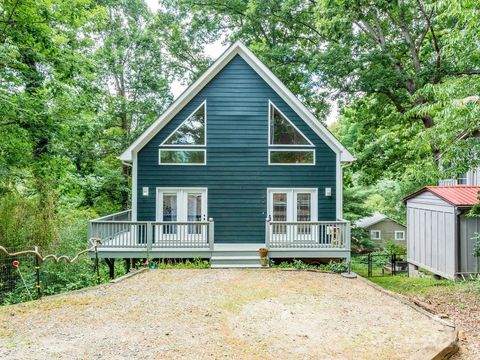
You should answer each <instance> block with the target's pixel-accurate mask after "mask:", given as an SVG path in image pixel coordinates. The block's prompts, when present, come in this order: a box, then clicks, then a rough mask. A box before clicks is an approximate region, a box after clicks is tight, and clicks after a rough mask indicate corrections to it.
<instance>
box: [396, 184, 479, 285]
mask: <svg viewBox="0 0 480 360" xmlns="http://www.w3.org/2000/svg"><path fill="white" fill-rule="evenodd" d="M479 191H480V186H427V187H424V188H423V189H421V190H419V191H417V192H415V193H413V194H411V195H409V196H407V197H406V198H405V199H404V201H405V203H406V205H407V226H408V235H407V238H408V245H407V253H408V262H409V264H410V271H411V272H414V271H415V270H418V267H420V268H423V269H426V270H428V271H431V272H433V273H434V274H437V275H439V276H442V277H445V278H449V279H454V278H456V277H458V276H465V275H469V274H477V273H480V261H479V260H480V259H479V258H478V257H475V256H474V255H473V253H474V243H475V240H474V237H475V236H476V234H478V233H480V219H479V218H473V217H468V216H467V213H468V211H469V210H470V209H471V208H472V206H473V205H475V204H476V203H477V202H478V192H479Z"/></svg>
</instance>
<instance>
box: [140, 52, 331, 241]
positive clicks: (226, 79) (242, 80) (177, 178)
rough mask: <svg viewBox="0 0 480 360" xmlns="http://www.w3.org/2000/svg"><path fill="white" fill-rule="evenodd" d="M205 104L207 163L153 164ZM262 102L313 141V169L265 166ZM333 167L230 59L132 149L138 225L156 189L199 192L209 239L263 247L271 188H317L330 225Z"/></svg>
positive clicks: (247, 70) (148, 215) (259, 83)
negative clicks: (204, 198) (211, 225)
mask: <svg viewBox="0 0 480 360" xmlns="http://www.w3.org/2000/svg"><path fill="white" fill-rule="evenodd" d="M205 99H206V100H207V144H208V146H207V165H205V166H177V165H168V166H159V165H158V149H159V145H160V144H161V143H162V141H163V140H164V139H165V138H166V137H168V135H169V134H170V133H171V132H172V131H173V130H174V129H175V128H176V127H177V126H178V125H179V124H180V123H181V122H182V121H183V120H185V118H186V117H187V116H188V115H189V114H190V113H191V112H192V111H193V110H194V109H195V108H196V107H197V106H199V105H200V104H201V103H202V102H203V101H204V100H205ZM269 99H270V100H271V101H273V102H274V104H275V105H276V106H277V107H278V108H279V109H280V110H281V111H282V112H283V113H284V114H285V115H286V116H288V117H289V119H290V120H291V121H292V122H293V123H294V124H295V125H296V126H297V127H298V128H299V129H300V130H301V131H302V132H303V133H304V134H305V135H306V136H307V137H308V138H309V139H310V141H312V142H313V143H314V144H315V146H316V149H315V151H316V165H315V166H269V165H268V100H269ZM335 169H336V155H335V153H334V152H333V151H332V150H331V149H330V148H329V147H328V146H327V145H326V144H325V143H324V142H323V141H322V140H321V139H320V138H319V137H318V135H316V134H315V133H314V131H313V130H312V129H311V128H310V127H309V126H308V125H307V124H306V123H305V122H304V121H303V120H301V119H300V117H299V116H298V115H297V114H296V113H295V112H294V111H293V110H292V109H291V108H290V107H289V106H288V105H287V104H286V103H285V102H284V101H283V100H281V98H280V97H279V96H278V95H277V94H276V93H275V92H274V91H273V90H272V89H271V87H270V86H269V85H268V84H267V83H266V82H265V81H264V80H263V79H262V78H261V77H260V76H258V75H257V73H256V72H255V71H254V70H253V69H252V68H251V67H250V66H249V65H248V64H247V63H246V62H245V61H244V60H243V59H242V58H241V57H240V56H238V55H237V56H236V57H235V58H234V59H232V61H231V62H230V63H229V64H227V65H226V67H225V68H224V69H223V70H222V71H221V72H220V73H219V74H217V76H216V77H215V78H214V79H213V80H212V81H211V82H210V83H209V84H207V85H206V86H205V88H203V89H202V90H201V91H200V93H199V94H198V95H197V96H196V97H195V98H194V99H192V100H191V101H190V102H189V103H188V104H187V105H186V106H185V107H184V108H183V109H182V110H181V111H180V112H179V113H178V114H177V115H176V116H175V117H174V118H173V119H172V121H170V122H169V123H168V124H167V125H166V126H165V128H163V129H162V130H161V131H160V132H159V133H158V134H157V135H156V136H155V137H154V138H153V139H152V140H151V141H150V142H149V143H148V144H147V145H146V146H145V147H144V148H143V149H142V150H141V151H140V152H139V154H138V184H137V199H138V200H137V220H150V221H153V220H155V206H156V204H155V201H156V196H155V192H156V189H155V188H156V187H206V188H208V217H212V218H213V219H214V221H215V242H224V243H234V242H263V241H264V234H265V218H266V215H267V214H266V212H267V188H270V187H288V188H290V187H309V188H318V220H336V219H335V215H336V212H335V209H336V206H335V205H336V204H335V199H336V187H335V184H336V172H335ZM144 186H148V187H149V188H150V191H149V196H148V197H145V196H142V187H144ZM325 187H331V188H332V196H331V197H325V196H324V194H325Z"/></svg>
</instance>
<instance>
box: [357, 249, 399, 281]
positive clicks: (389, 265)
mask: <svg viewBox="0 0 480 360" xmlns="http://www.w3.org/2000/svg"><path fill="white" fill-rule="evenodd" d="M351 261H352V263H351V267H352V271H354V272H356V273H357V274H359V275H361V276H365V277H374V276H395V275H400V274H405V273H408V263H407V256H406V255H403V254H387V253H372V254H365V255H353V256H352V260H351Z"/></svg>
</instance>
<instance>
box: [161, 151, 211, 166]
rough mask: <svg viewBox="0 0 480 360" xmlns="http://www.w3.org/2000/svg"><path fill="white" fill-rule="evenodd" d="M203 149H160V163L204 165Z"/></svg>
mask: <svg viewBox="0 0 480 360" xmlns="http://www.w3.org/2000/svg"><path fill="white" fill-rule="evenodd" d="M205 163H206V159H205V150H190V149H188V150H187V149H181V150H180V149H178V150H177V149H160V162H159V164H160V165H205Z"/></svg>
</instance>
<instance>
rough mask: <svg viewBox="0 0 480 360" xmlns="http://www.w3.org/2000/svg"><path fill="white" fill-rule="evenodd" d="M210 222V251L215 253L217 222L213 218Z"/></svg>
mask: <svg viewBox="0 0 480 360" xmlns="http://www.w3.org/2000/svg"><path fill="white" fill-rule="evenodd" d="M208 222H209V223H208V245H209V247H210V250H212V251H213V247H214V243H215V222H214V221H213V219H212V218H209V219H208Z"/></svg>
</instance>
